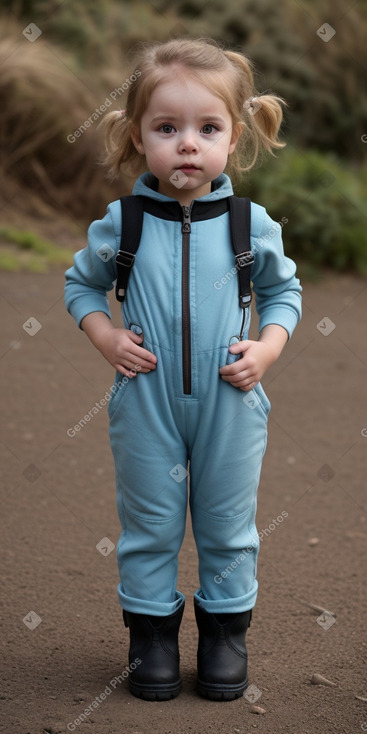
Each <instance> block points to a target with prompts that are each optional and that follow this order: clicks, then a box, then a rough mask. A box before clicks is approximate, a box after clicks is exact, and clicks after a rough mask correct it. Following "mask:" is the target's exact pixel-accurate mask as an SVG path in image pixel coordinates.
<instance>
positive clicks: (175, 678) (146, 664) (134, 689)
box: [122, 602, 185, 701]
mask: <svg viewBox="0 0 367 734" xmlns="http://www.w3.org/2000/svg"><path fill="white" fill-rule="evenodd" d="M184 606H185V603H184V602H183V603H182V605H181V606H180V607H179V609H177V611H176V612H174V614H170V615H169V616H166V617H155V616H148V615H145V614H133V613H132V612H126V611H125V610H123V612H122V614H123V618H124V622H125V626H126V627H129V629H130V650H129V668H130V672H129V687H130V691H131V693H132V694H133V695H134V696H137V697H138V698H143V699H144V700H145V701H168V700H169V699H170V698H175V697H176V696H178V694H179V693H180V691H181V679H180V670H179V663H180V656H179V651H178V631H179V627H180V624H181V619H182V615H183V610H184Z"/></svg>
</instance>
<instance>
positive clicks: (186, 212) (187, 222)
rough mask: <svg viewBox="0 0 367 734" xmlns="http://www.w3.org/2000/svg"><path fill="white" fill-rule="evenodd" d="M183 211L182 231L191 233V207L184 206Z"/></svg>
mask: <svg viewBox="0 0 367 734" xmlns="http://www.w3.org/2000/svg"><path fill="white" fill-rule="evenodd" d="M182 211H183V222H182V231H183V232H191V219H190V207H189V206H183V207H182Z"/></svg>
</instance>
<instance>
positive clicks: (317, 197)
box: [236, 147, 367, 275]
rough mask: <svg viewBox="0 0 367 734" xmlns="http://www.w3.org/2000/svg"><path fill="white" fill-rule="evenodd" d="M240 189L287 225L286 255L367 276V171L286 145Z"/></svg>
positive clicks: (274, 217) (238, 190)
mask: <svg viewBox="0 0 367 734" xmlns="http://www.w3.org/2000/svg"><path fill="white" fill-rule="evenodd" d="M236 193H238V194H239V195H241V196H250V197H251V198H252V199H253V201H256V202H257V203H259V204H262V205H263V206H265V207H266V208H267V210H268V213H269V214H270V216H271V217H272V218H273V219H275V220H276V221H281V220H282V217H285V218H286V219H288V222H287V224H285V226H284V229H283V234H284V242H285V250H286V253H287V254H288V255H289V256H290V257H293V258H294V259H295V260H296V261H304V262H305V263H308V264H309V265H311V266H314V267H316V268H319V267H322V266H327V267H332V268H335V269H337V270H348V269H353V270H355V271H357V272H359V273H361V274H364V275H366V274H367V213H366V198H367V174H366V172H364V174H363V175H362V176H357V175H356V173H355V172H354V171H353V170H348V169H347V168H345V166H343V165H342V164H341V163H340V161H337V159H336V158H334V157H331V156H326V155H323V154H322V153H319V152H316V151H308V152H306V151H301V150H298V149H292V148H291V147H288V148H286V149H285V150H284V151H282V152H281V153H280V154H279V155H278V156H277V158H272V159H270V160H269V161H268V162H267V163H266V164H263V166H262V168H258V169H256V170H254V171H253V172H252V173H251V174H249V175H248V176H247V177H246V178H245V179H244V180H243V182H242V184H241V185H240V186H239V187H238V189H237V191H236Z"/></svg>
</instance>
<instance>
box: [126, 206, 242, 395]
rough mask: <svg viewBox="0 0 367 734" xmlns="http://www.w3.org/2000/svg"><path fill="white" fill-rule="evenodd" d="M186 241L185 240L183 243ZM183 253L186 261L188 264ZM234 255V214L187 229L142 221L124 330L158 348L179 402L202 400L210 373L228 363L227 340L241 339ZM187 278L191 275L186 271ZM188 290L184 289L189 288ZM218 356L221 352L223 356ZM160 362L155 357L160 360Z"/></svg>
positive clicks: (195, 223) (155, 219)
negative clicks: (186, 378)
mask: <svg viewBox="0 0 367 734" xmlns="http://www.w3.org/2000/svg"><path fill="white" fill-rule="evenodd" d="M184 238H186V240H185V241H184ZM185 248H186V252H187V254H188V257H187V256H186V257H185V256H184V257H183V250H184V249H185ZM234 265H235V260H234V253H233V250H232V245H231V239H230V229H229V215H228V213H227V212H226V213H225V214H222V215H220V216H218V217H215V218H212V219H208V220H204V221H193V222H191V231H190V233H189V234H186V235H183V232H182V222H177V221H167V220H162V219H159V218H158V217H155V216H152V215H150V214H147V213H145V214H144V225H143V231H142V236H141V240H140V245H139V248H138V251H137V254H136V258H135V263H134V267H133V269H132V272H131V275H130V280H129V288H128V292H127V297H126V300H125V302H124V304H123V317H124V322H125V325H126V326H127V327H128V325H129V323H130V322H133V323H137V324H139V325H140V326H142V328H143V331H144V337H145V345H146V347H147V348H148V349H151V351H153V352H156V349H157V348H159V351H160V353H161V356H162V357H163V359H166V360H167V365H166V369H168V366H169V370H170V371H171V372H172V370H173V374H172V375H171V377H172V380H173V382H174V389H175V394H176V396H177V397H187V398H191V399H192V398H195V397H199V395H200V382H202V383H203V384H205V382H207V375H206V374H205V372H206V365H207V369H208V370H213V369H216V371H217V370H218V369H219V366H220V363H221V364H225V352H226V350H227V349H228V342H229V338H230V337H231V336H232V335H233V334H236V333H238V330H239V327H240V323H241V309H240V307H239V304H238V279H237V270H236V268H235V266H234ZM185 271H187V272H185ZM185 283H186V286H185ZM185 287H188V304H189V346H190V350H189V351H190V354H189V361H190V382H189V386H188V387H187V384H186V389H184V388H183V381H182V364H183V362H185V360H184V359H183V349H185V346H184V345H185V339H183V338H182V337H183V323H184V328H185V329H186V328H187V325H185V322H183V298H182V294H183V288H185ZM218 352H221V353H222V359H221V356H220V355H219V354H218ZM157 356H158V355H157Z"/></svg>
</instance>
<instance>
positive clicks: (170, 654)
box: [65, 39, 301, 700]
mask: <svg viewBox="0 0 367 734" xmlns="http://www.w3.org/2000/svg"><path fill="white" fill-rule="evenodd" d="M135 68H136V72H135V74H134V76H135V80H134V81H133V82H132V83H131V85H130V87H129V90H128V94H127V101H126V110H124V111H122V112H118V111H115V112H110V113H109V114H108V115H107V116H106V122H105V124H106V144H107V163H108V165H109V167H110V171H111V172H112V175H118V173H119V172H120V171H121V170H122V169H123V170H130V171H132V172H133V173H135V174H139V173H140V174H141V175H140V176H139V178H138V179H137V181H136V183H135V186H134V189H133V195H134V196H136V197H140V199H141V201H142V205H143V209H144V214H143V227H142V233H141V238H140V244H139V249H138V250H137V253H136V256H135V262H134V266H133V267H132V268H131V276H130V279H129V287H128V289H127V292H126V298H125V300H124V301H123V305H122V318H123V324H122V325H121V324H120V325H118V326H114V325H113V324H112V322H111V320H110V311H109V306H108V301H107V298H106V292H107V291H108V290H111V289H112V287H113V284H114V282H115V280H116V272H117V270H116V262H115V256H114V255H115V254H117V252H118V250H119V245H120V237H121V228H122V232H124V222H123V221H121V220H122V217H121V205H120V201H119V200H118V201H114V202H112V204H110V205H109V206H108V208H107V214H106V216H105V217H104V218H103V219H102V220H98V221H95V222H93V223H92V224H91V226H90V228H89V232H88V246H87V247H86V248H85V249H84V250H81V251H80V252H78V253H77V254H76V255H75V261H74V262H75V264H74V266H73V267H72V268H70V269H69V270H68V271H67V273H66V280H67V283H66V288H65V292H66V305H67V308H68V310H69V311H70V313H71V314H72V316H73V317H74V318H75V320H76V322H77V324H78V325H79V326H80V327H81V328H82V329H83V330H84V331H85V333H86V334H87V335H88V337H89V338H90V340H91V341H92V343H93V344H94V345H95V347H96V348H97V349H99V350H100V352H101V353H102V354H103V356H104V357H105V358H106V359H107V360H108V362H109V363H110V364H111V365H112V366H113V367H114V368H115V370H116V378H115V383H114V388H113V391H112V392H113V394H112V396H111V399H110V401H109V408H108V411H109V418H110V439H111V447H112V452H113V455H114V460H115V468H116V484H117V507H118V512H119V517H120V520H121V525H122V533H121V536H120V539H119V541H118V545H117V560H118V567H119V572H120V583H119V585H118V598H119V602H120V604H121V607H122V609H123V618H124V621H125V625H126V626H127V627H129V631H130V662H133V661H136V660H138V661H139V664H138V665H137V664H136V662H134V665H132V667H131V672H130V678H129V685H130V690H131V692H132V693H133V694H134V695H136V696H138V697H141V698H144V699H146V700H165V699H169V698H173V697H174V696H177V695H178V693H179V692H180V689H181V680H180V674H179V652H178V631H179V626H180V622H181V619H182V614H183V610H184V597H183V594H182V593H181V592H180V591H179V590H177V588H176V581H177V568H178V554H179V550H180V547H181V544H182V541H183V538H184V533H185V520H186V509H187V501H188V499H189V502H190V510H191V521H192V528H193V533H194V537H195V542H196V546H197V552H198V560H199V579H200V587H199V588H198V589H197V591H196V592H195V594H194V605H195V614H196V621H197V626H198V631H199V644H198V692H199V694H200V695H202V696H204V697H208V698H210V699H215V700H231V699H234V698H238V697H239V696H241V695H242V694H243V692H244V690H245V688H246V686H247V684H248V678H247V653H246V646H245V634H246V630H247V628H248V626H249V624H250V620H251V613H252V612H251V610H252V609H253V607H254V605H255V602H256V595H257V586H258V584H257V581H256V565H257V555H258V549H259V541H258V535H257V531H256V526H255V513H256V501H257V488H258V484H259V477H260V470H261V463H262V459H263V455H264V452H265V447H266V439H267V419H268V414H269V410H270V403H269V400H268V398H267V396H266V394H265V392H264V390H263V388H262V386H261V383H260V380H261V378H262V377H263V375H264V373H265V372H266V370H267V369H268V368H269V367H270V366H271V365H272V364H273V363H274V362H275V360H276V359H277V358H278V357H279V355H280V353H281V351H282V349H283V347H284V346H285V344H286V342H287V341H288V339H289V337H290V336H291V334H292V332H293V330H294V328H295V326H296V324H297V322H298V320H299V318H300V315H301V296H300V292H301V287H300V284H299V280H298V279H297V278H296V277H295V270H296V268H295V264H294V263H293V261H292V260H290V259H289V258H287V257H285V255H284V252H283V246H282V238H281V227H280V225H279V224H277V223H275V222H273V221H272V220H271V219H270V217H269V216H268V214H267V213H266V211H265V209H264V208H263V207H262V206H259V205H257V204H253V203H252V204H251V244H252V252H253V255H254V262H253V266H252V282H253V289H254V291H255V294H256V309H257V312H258V315H259V338H258V340H257V341H253V340H249V339H248V328H249V318H243V317H244V316H245V315H246V314H247V313H248V311H249V309H248V308H244V305H245V304H243V303H240V302H239V300H238V282H237V268H236V267H234V265H235V260H234V254H233V250H232V240H231V229H230V213H229V203H230V199H231V197H232V196H233V190H232V184H231V181H230V178H229V177H228V175H227V174H225V173H224V170H226V171H229V172H233V173H236V171H237V172H240V171H244V170H249V168H251V166H252V165H253V164H254V163H255V161H256V159H257V156H258V154H259V153H260V152H262V151H264V150H267V151H270V152H271V151H272V149H273V148H280V147H282V145H283V144H282V143H280V142H279V140H278V137H277V136H278V131H279V127H280V124H281V119H282V108H281V103H282V100H280V99H279V98H277V97H275V96H272V95H263V96H260V97H256V96H254V88H253V77H252V72H251V64H250V62H249V61H248V60H247V59H246V58H245V57H244V56H243V55H242V54H239V53H235V52H232V51H226V50H223V49H222V48H221V47H220V46H219V45H218V44H216V43H215V42H214V41H210V40H205V39H198V40H190V39H182V40H177V39H176V40H170V41H168V42H166V43H154V44H150V45H143V47H142V49H141V52H140V56H139V57H138V59H137V62H136V66H135ZM241 163H242V167H241ZM142 171H145V172H144V173H141V172H142ZM101 252H104V253H105V255H104V257H101ZM106 253H107V254H106ZM120 295H121V297H122V298H123V297H124V295H125V294H124V293H120ZM241 324H242V327H241ZM240 327H241V328H240ZM239 332H240V333H239ZM234 335H237V339H232V337H233V336H234ZM229 345H230V346H229ZM188 467H189V469H188ZM188 478H189V479H190V491H189V498H188V487H187V485H188Z"/></svg>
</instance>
